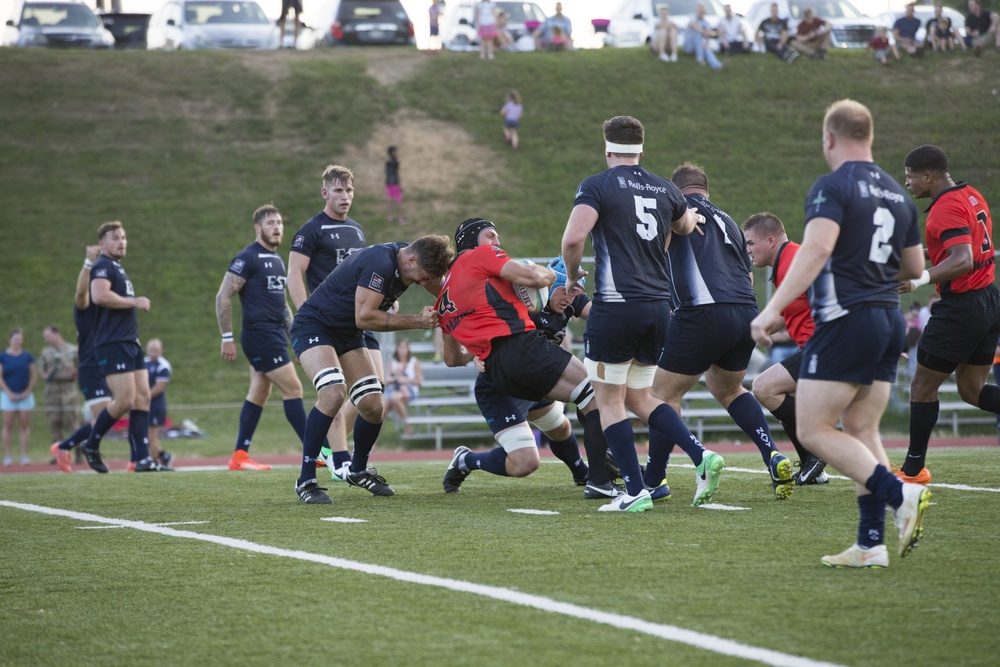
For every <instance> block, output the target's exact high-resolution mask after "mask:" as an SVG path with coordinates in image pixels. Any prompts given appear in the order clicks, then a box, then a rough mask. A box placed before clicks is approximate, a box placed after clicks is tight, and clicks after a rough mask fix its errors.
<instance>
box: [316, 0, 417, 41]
mask: <svg viewBox="0 0 1000 667" xmlns="http://www.w3.org/2000/svg"><path fill="white" fill-rule="evenodd" d="M318 1H321V0H310V1H307V2H305V3H304V4H305V12H304V13H303V17H304V18H303V20H304V21H305V23H306V24H308V25H310V26H312V27H313V28H314V29H315V30H316V33H317V38H318V43H319V44H322V45H326V46H341V45H348V44H351V45H385V46H389V45H393V44H396V45H402V46H415V45H416V43H417V42H416V38H415V36H414V31H413V22H412V21H410V17H409V16H408V15H407V13H406V9H404V8H403V5H402V3H401V2H400V1H399V0H326V2H323V3H322V4H320V5H319V6H318V9H316V10H314V11H312V10H310V8H309V6H310V2H318Z"/></svg>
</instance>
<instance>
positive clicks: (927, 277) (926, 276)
mask: <svg viewBox="0 0 1000 667" xmlns="http://www.w3.org/2000/svg"><path fill="white" fill-rule="evenodd" d="M930 281H931V274H930V272H929V271H927V270H926V269H925V270H924V272H923V273H921V274H920V277H919V278H917V279H915V280H911V281H910V284H911V285H913V289H916V288H918V287H921V286H923V285H926V284H927V283H929V282H930Z"/></svg>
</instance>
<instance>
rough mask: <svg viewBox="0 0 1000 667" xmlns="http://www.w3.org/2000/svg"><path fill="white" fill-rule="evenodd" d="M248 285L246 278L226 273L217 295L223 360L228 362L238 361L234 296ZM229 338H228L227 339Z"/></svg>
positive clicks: (216, 305)
mask: <svg viewBox="0 0 1000 667" xmlns="http://www.w3.org/2000/svg"><path fill="white" fill-rule="evenodd" d="M246 284H247V281H246V280H245V279H244V278H240V277H239V276H238V275H236V274H235V273H230V272H229V271H226V276H225V277H224V278H223V279H222V285H220V286H219V293H218V294H216V295H215V318H216V319H217V320H218V322H219V333H220V334H222V336H223V338H222V358H223V359H225V360H226V361H236V343H235V342H234V341H233V339H232V337H233V296H234V295H235V294H237V293H238V292H239V291H240V290H241V289H243V286H244V285H246ZM226 336H228V338H226Z"/></svg>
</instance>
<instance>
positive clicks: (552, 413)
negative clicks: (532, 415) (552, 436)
mask: <svg viewBox="0 0 1000 667" xmlns="http://www.w3.org/2000/svg"><path fill="white" fill-rule="evenodd" d="M564 407H565V406H564V405H563V404H562V403H560V402H559V401H556V402H555V403H553V404H552V405H550V406H549V409H548V410H547V411H546V412H545V414H544V415H542V416H541V417H539V418H538V419H534V420H532V422H531V423H532V425H534V427H535V428H537V429H538V430H539V431H541V432H542V433H545V432H547V431H552V430H555V429H557V428H559V427H560V426H562V423H563V420H564V419H566V415H564V414H563V408H564Z"/></svg>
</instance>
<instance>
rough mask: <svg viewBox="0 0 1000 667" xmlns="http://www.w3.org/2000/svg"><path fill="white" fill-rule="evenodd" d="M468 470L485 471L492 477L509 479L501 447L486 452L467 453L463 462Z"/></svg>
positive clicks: (505, 453)
mask: <svg viewBox="0 0 1000 667" xmlns="http://www.w3.org/2000/svg"><path fill="white" fill-rule="evenodd" d="M463 463H464V464H465V467H466V468H468V469H469V470H485V471H486V472H491V473H493V474H494V475H500V476H501V477H509V475H508V474H507V452H506V451H505V450H504V448H503V447H494V448H493V449H491V450H489V451H488V452H469V453H468V454H466V455H465V460H464V461H463Z"/></svg>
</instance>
